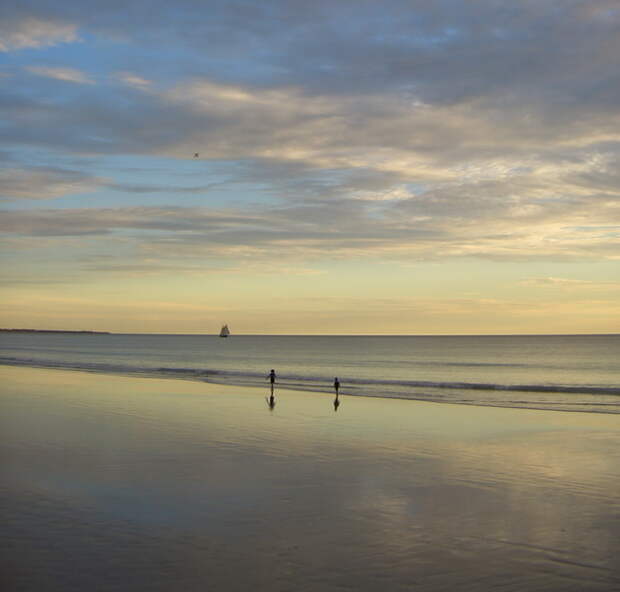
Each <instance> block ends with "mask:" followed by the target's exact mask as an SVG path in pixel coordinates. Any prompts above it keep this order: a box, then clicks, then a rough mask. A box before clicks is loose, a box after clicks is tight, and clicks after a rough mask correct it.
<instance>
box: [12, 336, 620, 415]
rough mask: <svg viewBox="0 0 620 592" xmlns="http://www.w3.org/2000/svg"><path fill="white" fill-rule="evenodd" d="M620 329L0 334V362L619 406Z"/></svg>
mask: <svg viewBox="0 0 620 592" xmlns="http://www.w3.org/2000/svg"><path fill="white" fill-rule="evenodd" d="M619 359H620V335H572V336H571V335H562V336H557V335H556V336H553V335H547V336H545V335H538V336H523V335H521V336H426V337H361V336H353V337H351V336H328V337H320V336H243V335H242V336H235V335H233V336H232V337H230V338H228V339H220V338H218V337H216V336H208V335H96V334H95V335H80V334H44V333H38V334H33V333H30V334H27V333H26V334H19V333H3V334H0V364H9V365H22V366H38V367H48V368H65V369H66V368H73V369H78V370H89V371H91V372H99V373H124V374H133V375H140V376H165V377H175V378H179V379H191V380H200V381H209V382H217V383H224V384H236V385H247V386H258V385H263V384H265V381H266V375H267V373H268V372H269V369H270V368H275V369H276V370H277V374H278V385H279V386H280V387H284V388H293V389H298V390H307V391H313V392H326V391H330V390H331V385H332V382H333V379H334V376H338V377H339V378H340V381H341V384H342V392H343V393H345V394H349V395H362V396H372V397H390V398H403V399H417V400H428V401H434V402H448V403H467V404H473V405H492V406H503V407H518V408H535V409H555V410H563V411H589V412H598V413H620V364H619V363H618V360H619Z"/></svg>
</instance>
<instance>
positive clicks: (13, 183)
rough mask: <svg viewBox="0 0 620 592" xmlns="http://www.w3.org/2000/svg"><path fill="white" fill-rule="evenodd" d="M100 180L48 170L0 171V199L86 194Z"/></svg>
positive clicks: (96, 185) (36, 168)
mask: <svg viewBox="0 0 620 592" xmlns="http://www.w3.org/2000/svg"><path fill="white" fill-rule="evenodd" d="M104 184H105V181H104V180H103V179H100V178H98V177H93V176H91V175H88V174H85V173H81V172H79V171H73V170H66V169H58V168H52V167H29V168H0V199H52V198H55V197H63V196H65V195H70V194H75V193H90V192H92V191H96V190H97V189H98V188H99V187H101V186H102V185H104Z"/></svg>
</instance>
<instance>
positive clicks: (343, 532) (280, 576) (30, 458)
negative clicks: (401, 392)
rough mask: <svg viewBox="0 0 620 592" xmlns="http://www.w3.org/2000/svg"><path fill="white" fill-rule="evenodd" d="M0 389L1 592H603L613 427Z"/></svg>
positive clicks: (187, 392)
mask: <svg viewBox="0 0 620 592" xmlns="http://www.w3.org/2000/svg"><path fill="white" fill-rule="evenodd" d="M2 373H3V377H4V379H5V381H4V385H5V386H4V389H3V394H2V399H1V400H2V405H3V414H2V419H1V420H0V421H2V426H1V428H2V429H1V430H0V434H1V435H0V440H1V442H0V443H1V444H2V446H3V449H4V450H5V451H7V452H5V455H4V458H3V481H4V488H3V489H2V490H1V491H0V503H1V504H2V507H3V508H4V509H5V512H6V517H7V520H5V528H4V532H3V537H4V540H5V542H6V543H7V547H6V548H7V549H8V550H9V554H8V555H6V554H5V564H4V565H5V567H4V574H5V580H6V581H7V583H8V586H7V589H17V588H20V589H24V590H43V589H44V590H46V591H50V592H56V591H58V592H60V591H61V590H62V591H63V592H64V591H65V590H78V589H83V590H88V589H105V590H123V589H128V587H129V586H130V587H131V589H132V590H138V591H140V590H149V591H150V590H155V591H159V590H161V591H163V590H175V589H185V590H197V589H205V587H208V588H213V589H239V590H246V589H247V590H250V589H255V590H283V589H286V590H299V591H301V592H304V591H306V590H326V591H328V592H329V591H332V590H334V591H335V590H341V589H348V590H361V591H365V590H377V589H385V590H390V592H391V591H393V590H395V591H405V590H407V591H409V590H412V589H415V590H416V591H420V590H421V591H429V592H430V591H435V590H491V589H502V590H508V591H515V592H516V591H522V590H528V591H529V590H534V591H543V590H544V591H558V592H559V591H562V592H565V591H569V592H570V591H575V592H577V591H580V592H581V591H582V590H600V591H611V590H616V589H618V585H619V583H620V567H619V566H618V564H617V555H618V552H619V551H620V548H619V541H620V523H619V522H618V520H617V519H616V518H617V516H619V515H620V502H619V501H618V499H617V491H618V490H620V478H619V474H620V471H619V470H618V469H619V468H620V426H618V421H617V418H613V417H611V418H609V417H606V418H598V417H593V416H592V415H591V414H590V415H581V414H562V413H550V412H534V411H523V410H505V409H480V408H474V407H459V406H452V405H432V404H424V403H423V404H417V403H411V402H409V401H385V400H371V399H363V398H358V399H356V400H355V404H354V405H347V407H346V414H345V415H343V416H340V415H339V416H338V417H337V420H336V418H335V417H334V412H333V411H332V409H331V405H330V406H328V405H327V401H326V399H325V397H317V396H314V395H312V394H304V393H294V392H290V391H283V395H284V396H285V397H286V404H285V405H282V407H280V406H278V413H277V414H276V415H271V414H266V413H265V412H264V407H263V406H262V405H263V402H262V400H260V401H259V400H258V398H262V397H260V394H259V393H257V392H256V391H252V390H249V389H248V390H244V389H237V388H224V387H220V386H209V385H202V384H192V383H181V382H179V381H173V380H169V381H166V380H154V379H148V380H146V379H133V378H132V379H127V378H122V377H102V376H94V375H89V374H81V373H69V372H56V371H43V370H35V371H33V370H28V369H10V370H7V371H6V372H5V371H4V370H3V372H2ZM257 394H259V397H258V398H257ZM279 394H280V393H279ZM224 395H225V396H224ZM274 402H275V397H274ZM267 403H268V404H269V399H267ZM274 420H277V421H274ZM335 450H337V454H335V453H334V451H335ZM68 558H70V559H68Z"/></svg>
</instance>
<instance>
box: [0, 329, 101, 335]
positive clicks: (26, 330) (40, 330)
mask: <svg viewBox="0 0 620 592" xmlns="http://www.w3.org/2000/svg"><path fill="white" fill-rule="evenodd" d="M0 333H79V334H80V335H110V332H109V331H57V330H53V329H0Z"/></svg>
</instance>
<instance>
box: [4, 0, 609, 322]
mask: <svg viewBox="0 0 620 592" xmlns="http://www.w3.org/2000/svg"><path fill="white" fill-rule="evenodd" d="M0 112H1V114H0V272H1V276H2V277H1V278H0V280H1V286H0V327H14V328H39V329H67V330H100V331H114V332H148V333H150V332H162V333H216V332H218V331H219V327H220V326H221V324H223V323H228V324H229V326H230V328H231V331H232V333H233V334H235V333H237V334H242V333H254V334H506V333H508V334H513V333H612V332H620V299H619V296H620V240H619V237H620V201H619V196H620V167H619V164H620V3H618V1H617V0H514V1H512V0H511V1H508V0H504V1H502V0H477V1H471V2H467V1H464V0H458V1H457V0H434V1H433V2H428V0H402V1H400V0H383V1H382V2H376V1H366V0H313V1H312V2H308V1H307V0H278V1H276V0H261V1H252V0H244V1H237V0H226V1H218V0H209V1H208V2H199V1H196V0H177V1H175V2H169V1H166V2H163V1H161V0H149V1H148V2H146V1H144V0H133V1H132V2H122V3H121V2H117V1H115V0H105V1H103V0H91V1H90V2H87V3H85V2H83V1H82V0H79V1H78V0H63V1H62V2H58V1H57V0H54V1H51V0H49V1H48V0H35V1H27V0H21V1H20V2H12V1H6V2H3V3H2V5H1V7H0ZM196 153H198V157H195V154H196Z"/></svg>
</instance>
